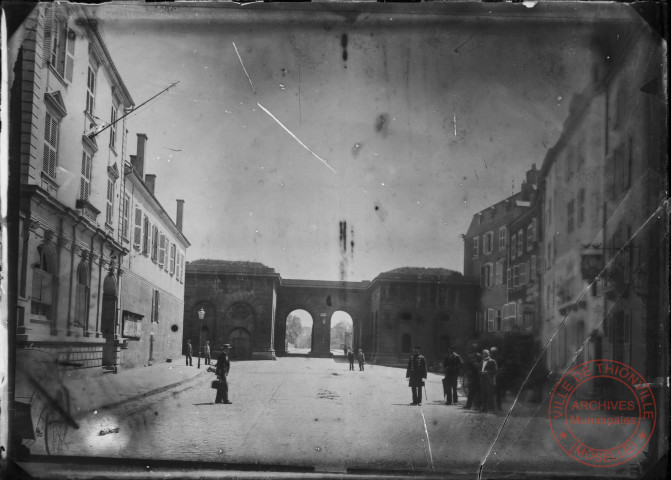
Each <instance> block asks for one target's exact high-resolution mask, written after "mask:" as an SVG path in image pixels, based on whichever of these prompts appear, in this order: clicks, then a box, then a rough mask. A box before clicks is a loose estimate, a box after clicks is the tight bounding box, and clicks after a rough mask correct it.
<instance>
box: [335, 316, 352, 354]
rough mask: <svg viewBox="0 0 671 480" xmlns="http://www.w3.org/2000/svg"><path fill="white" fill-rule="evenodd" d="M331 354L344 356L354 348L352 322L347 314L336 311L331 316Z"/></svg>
mask: <svg viewBox="0 0 671 480" xmlns="http://www.w3.org/2000/svg"><path fill="white" fill-rule="evenodd" d="M330 347H331V352H333V354H335V355H346V354H347V350H350V349H352V348H354V320H352V317H351V316H350V314H349V313H347V312H343V311H342V310H337V311H335V312H333V315H331V345H330Z"/></svg>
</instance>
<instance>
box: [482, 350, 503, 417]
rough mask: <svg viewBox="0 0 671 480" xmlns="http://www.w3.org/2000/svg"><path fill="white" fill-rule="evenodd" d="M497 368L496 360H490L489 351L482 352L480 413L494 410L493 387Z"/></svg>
mask: <svg viewBox="0 0 671 480" xmlns="http://www.w3.org/2000/svg"><path fill="white" fill-rule="evenodd" d="M498 371H499V367H498V366H497V365H496V360H494V359H493V358H490V356H489V350H483V351H482V365H481V366H480V395H481V407H482V408H481V411H483V412H486V411H487V410H492V411H494V410H495V408H496V407H495V403H494V402H495V400H494V387H495V386H496V374H497V373H498Z"/></svg>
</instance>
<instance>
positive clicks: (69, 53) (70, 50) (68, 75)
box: [65, 29, 76, 83]
mask: <svg viewBox="0 0 671 480" xmlns="http://www.w3.org/2000/svg"><path fill="white" fill-rule="evenodd" d="M75 38H76V36H75V32H73V31H72V30H70V29H68V34H67V38H66V39H65V42H66V45H67V46H66V48H65V80H67V82H68V83H72V70H73V68H74V61H75Z"/></svg>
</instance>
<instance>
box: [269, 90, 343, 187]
mask: <svg viewBox="0 0 671 480" xmlns="http://www.w3.org/2000/svg"><path fill="white" fill-rule="evenodd" d="M256 104H257V105H258V106H259V108H260V109H261V110H263V111H264V112H266V113H267V114H268V115H269V116H270V118H272V119H273V120H275V121H276V122H277V124H278V125H279V126H280V127H282V128H283V129H284V131H286V132H287V133H288V134H289V135H291V136H292V137H293V138H294V140H296V141H297V142H298V143H299V144H300V145H301V147H303V148H304V149H306V150H307V151H308V152H310V153H311V154H312V155H313V156H314V157H315V158H316V159H317V160H319V161H320V162H322V163H323V164H324V165H326V166H327V167H328V169H329V170H331V171H332V172H333V173H335V174H336V175H337V172H336V171H335V170H334V169H333V167H331V165H329V164H328V163H327V162H326V160H324V159H323V158H321V157H320V156H319V155H317V154H316V153H315V152H313V151H312V150H310V149H309V148H308V146H307V145H305V144H304V143H303V142H301V141H300V139H299V138H298V137H297V136H296V135H294V134H293V132H292V131H291V130H289V129H288V128H287V127H285V126H284V124H283V123H282V122H280V121H279V120H278V119H277V118H275V115H273V114H272V113H270V112H269V111H268V109H266V107H264V106H263V105H261V104H260V103H259V102H256Z"/></svg>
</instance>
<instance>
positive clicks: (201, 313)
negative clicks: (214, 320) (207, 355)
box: [197, 307, 205, 368]
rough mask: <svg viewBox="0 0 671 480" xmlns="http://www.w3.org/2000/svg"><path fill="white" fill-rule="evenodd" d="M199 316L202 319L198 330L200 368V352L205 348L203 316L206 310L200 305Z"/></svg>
mask: <svg viewBox="0 0 671 480" xmlns="http://www.w3.org/2000/svg"><path fill="white" fill-rule="evenodd" d="M198 318H199V319H200V330H198V367H197V368H200V354H201V352H202V349H203V318H205V310H203V307H200V310H198Z"/></svg>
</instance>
